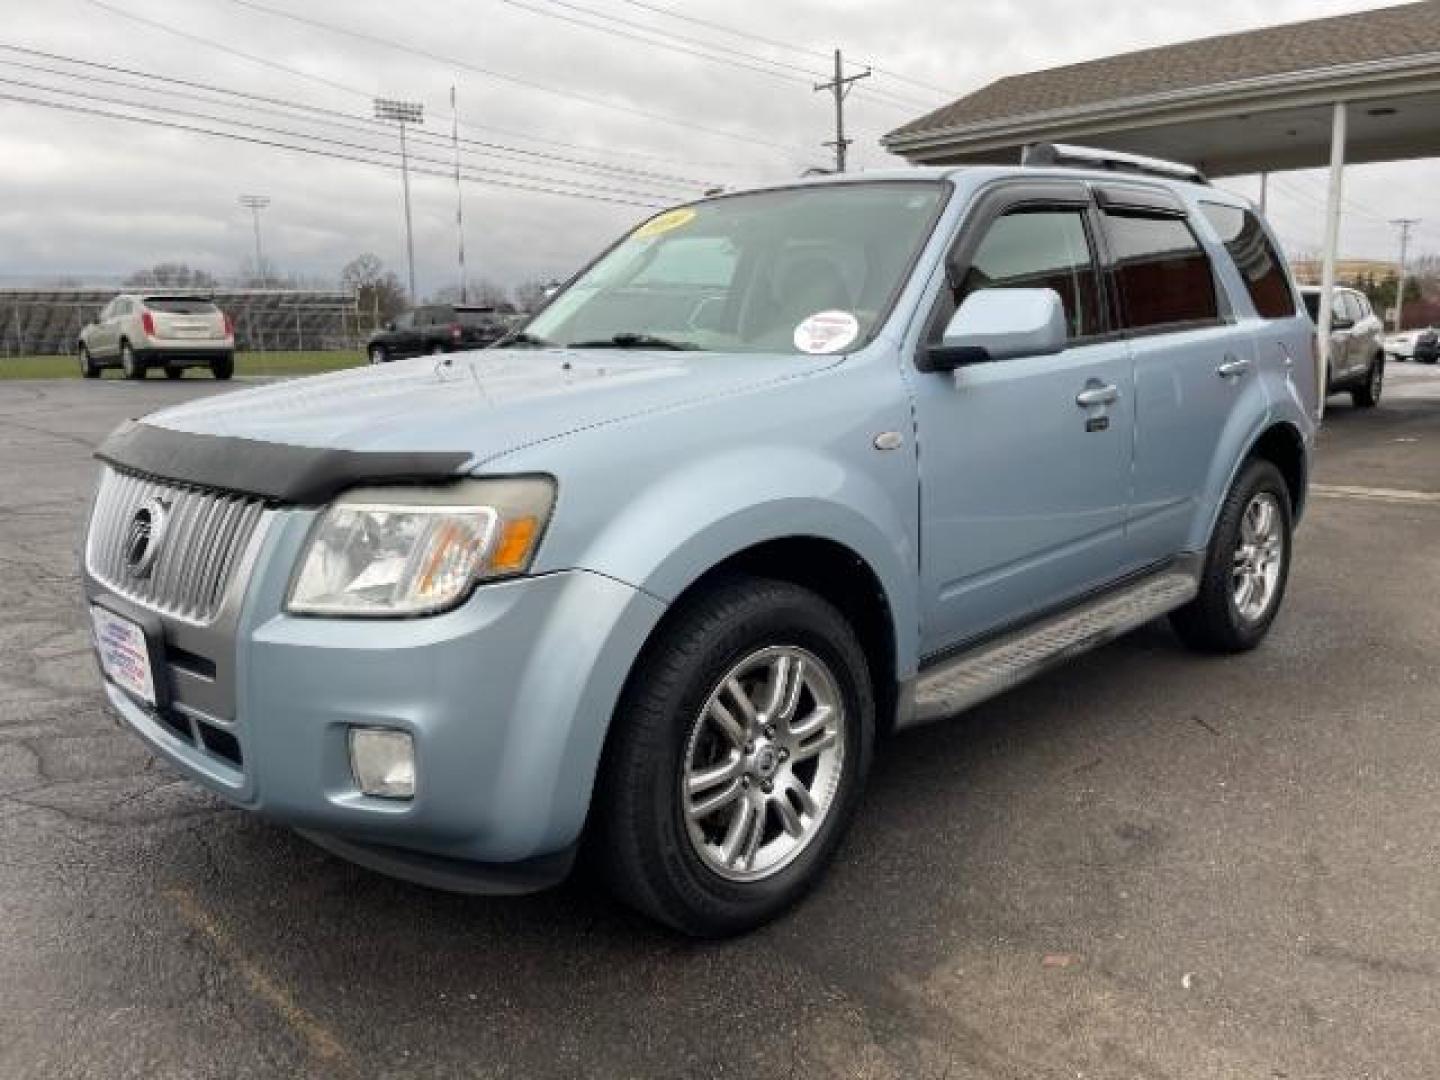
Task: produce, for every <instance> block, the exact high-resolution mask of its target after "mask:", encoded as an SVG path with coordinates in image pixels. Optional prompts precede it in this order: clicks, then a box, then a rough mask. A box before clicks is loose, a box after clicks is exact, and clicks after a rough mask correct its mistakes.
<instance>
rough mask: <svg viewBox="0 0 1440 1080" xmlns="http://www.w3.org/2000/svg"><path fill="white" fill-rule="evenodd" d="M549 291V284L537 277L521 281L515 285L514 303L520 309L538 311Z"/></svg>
mask: <svg viewBox="0 0 1440 1080" xmlns="http://www.w3.org/2000/svg"><path fill="white" fill-rule="evenodd" d="M549 291H550V286H549V284H548V283H546V282H544V281H540V280H538V279H536V280H533V281H524V282H521V283H520V284H519V285H516V286H515V305H516V306H517V307H518V308H519V309H520V310H521V311H525V312H531V311H538V310H539V309H540V305H541V304H543V303H545V296H546V294H547V293H548V292H549Z"/></svg>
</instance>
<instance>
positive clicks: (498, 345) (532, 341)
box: [490, 330, 555, 349]
mask: <svg viewBox="0 0 1440 1080" xmlns="http://www.w3.org/2000/svg"><path fill="white" fill-rule="evenodd" d="M554 344H555V343H554V342H553V341H546V340H545V339H544V338H542V337H536V336H535V335H534V334H527V333H525V331H524V330H517V331H516V332H515V333H513V334H506V335H505V336H504V337H502V338H499V339H498V340H496V341H495V342H494V343H492V344H491V346H490V348H492V349H507V348H510V347H512V346H515V345H528V346H530V347H531V348H534V349H543V348H546V347H548V346H551V345H554Z"/></svg>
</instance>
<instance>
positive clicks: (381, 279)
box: [340, 251, 405, 327]
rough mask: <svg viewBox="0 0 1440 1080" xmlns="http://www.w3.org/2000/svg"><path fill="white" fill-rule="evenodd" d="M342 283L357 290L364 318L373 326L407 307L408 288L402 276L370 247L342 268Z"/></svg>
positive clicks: (356, 296) (361, 316) (362, 317)
mask: <svg viewBox="0 0 1440 1080" xmlns="http://www.w3.org/2000/svg"><path fill="white" fill-rule="evenodd" d="M340 284H341V286H342V287H344V288H346V289H350V290H352V291H353V292H354V293H355V300H356V305H357V306H358V307H359V309H360V318H361V319H364V320H368V321H369V322H370V324H371V326H372V327H375V326H379V325H380V324H381V323H384V322H388V321H389V320H391V319H393V318H394V317H395V316H396V315H398V314H400V312H402V311H404V310H405V289H404V287H403V286H402V285H401V284H400V279H399V278H398V277H396V276H395V274H394V273H393V272H391V271H389V270H386V269H385V264H384V263H382V262H381V261H380V257H379V256H378V255H374V254H372V253H370V252H368V251H367V252H365V253H364V254H363V255H357V256H356V257H355V258H353V259H351V260H350V261H349V262H348V263H346V264H345V265H344V267H342V268H341V270H340Z"/></svg>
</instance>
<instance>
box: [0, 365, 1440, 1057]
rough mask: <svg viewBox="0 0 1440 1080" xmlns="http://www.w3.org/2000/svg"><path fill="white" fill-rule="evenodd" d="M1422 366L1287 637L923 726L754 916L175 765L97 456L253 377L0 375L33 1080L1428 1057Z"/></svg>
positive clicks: (1332, 521)
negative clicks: (467, 866) (117, 590)
mask: <svg viewBox="0 0 1440 1080" xmlns="http://www.w3.org/2000/svg"><path fill="white" fill-rule="evenodd" d="M1390 373H1391V382H1390V386H1389V387H1388V388H1387V398H1386V400H1385V401H1384V403H1383V404H1382V405H1381V407H1380V408H1379V409H1378V410H1375V411H1373V412H1363V411H1360V410H1355V409H1353V408H1351V406H1350V405H1349V403H1348V400H1346V399H1343V398H1338V397H1337V398H1335V399H1332V409H1331V412H1330V414H1329V417H1328V419H1327V422H1326V427H1325V430H1324V432H1323V435H1322V444H1321V451H1320V457H1319V464H1318V468H1317V475H1316V478H1315V479H1316V481H1317V487H1316V489H1315V491H1314V493H1313V495H1312V499H1311V504H1310V509H1309V512H1308V515H1307V517H1306V520H1305V523H1304V525H1303V527H1302V529H1301V531H1300V533H1299V536H1298V550H1297V560H1296V563H1295V568H1294V573H1293V576H1292V579H1291V583H1290V592H1289V596H1288V599H1287V603H1286V608H1285V610H1284V611H1283V612H1282V614H1281V617H1280V619H1279V621H1278V623H1277V624H1276V627H1275V630H1274V632H1273V633H1272V635H1271V637H1270V639H1269V640H1268V642H1267V643H1266V644H1265V645H1264V646H1263V647H1262V648H1261V649H1259V650H1258V651H1256V652H1254V653H1252V654H1249V655H1247V656H1244V657H1239V658H1226V659H1206V658H1199V657H1196V656H1194V655H1192V654H1189V653H1186V652H1184V651H1182V650H1181V648H1180V647H1179V646H1178V644H1177V643H1176V641H1175V639H1174V638H1173V637H1172V636H1171V634H1170V632H1169V631H1168V629H1167V628H1166V627H1165V625H1164V624H1163V623H1158V624H1154V625H1152V626H1149V627H1146V628H1144V629H1142V630H1141V631H1139V632H1137V633H1135V634H1133V635H1131V636H1129V637H1128V638H1126V639H1124V640H1122V641H1120V642H1117V643H1115V644H1114V645H1112V646H1109V647H1107V648H1105V649H1103V650H1101V651H1100V652H1097V653H1095V654H1092V655H1091V656H1088V657H1085V658H1083V659H1081V660H1080V661H1078V662H1076V663H1073V664H1071V665H1070V666H1068V667H1066V668H1064V669H1062V670H1060V671H1058V672H1056V673H1054V674H1052V675H1050V676H1048V677H1046V678H1045V679H1043V680H1042V681H1040V682H1037V683H1034V684H1031V685H1029V686H1027V687H1024V688H1022V689H1020V690H1018V691H1016V692H1014V693H1011V694H1009V695H1008V696H1006V697H1003V698H1001V699H998V700H995V701H993V702H991V703H989V704H987V705H985V706H983V707H981V708H979V709H977V710H975V711H973V712H972V713H969V714H967V715H966V716H965V717H963V718H961V719H958V720H956V721H953V722H951V723H948V724H942V725H938V726H934V727H930V728H926V729H921V730H918V731H916V732H914V733H911V734H908V735H905V736H902V737H900V738H898V739H897V740H895V741H894V742H893V743H892V744H891V745H890V746H889V747H888V748H887V749H886V750H885V751H884V752H883V753H882V755H881V757H880V760H879V762H878V764H877V768H876V771H875V774H874V776H873V779H872V783H871V788H870V793H869V796H868V799H867V805H866V806H865V808H864V810H863V812H862V814H861V818H860V821H859V823H858V825H857V828H856V830H855V832H854V834H853V836H852V838H851V840H850V841H849V843H848V845H847V846H846V847H845V849H844V850H843V852H842V856H841V859H840V862H839V864H838V865H837V866H836V867H835V869H834V872H833V873H832V874H831V876H830V878H829V879H828V881H827V882H826V884H825V885H824V886H823V887H822V888H821V889H820V891H819V892H818V893H817V894H816V895H815V896H814V897H813V898H812V899H811V900H810V901H809V902H808V903H807V904H806V905H804V906H803V907H802V908H801V909H800V910H799V911H797V912H796V913H795V914H793V915H792V916H791V917H789V918H787V919H786V920H784V921H783V922H781V923H779V924H777V925H774V926H772V927H770V928H768V929H766V930H764V931H762V932H760V933H757V934H754V935H752V936H750V937H748V938H745V939H742V940H737V941H733V942H728V943H724V944H719V945H714V944H695V943H691V942H687V941H683V940H679V939H677V938H675V937H673V936H670V935H668V934H666V933H664V932H662V931H660V930H658V929H656V928H655V927H653V926H651V925H650V924H648V923H646V922H645V921H643V920H642V919H640V918H638V917H635V916H631V915H630V914H628V913H627V912H625V911H623V910H621V909H618V908H617V907H615V906H614V905H612V904H611V903H610V902H609V901H608V900H607V899H606V898H605V897H604V896H602V895H599V894H598V893H596V892H595V891H593V890H592V889H590V888H588V887H587V886H586V885H584V884H583V883H577V884H571V885H569V886H567V887H565V888H562V889H559V890H556V891H554V892H551V893H548V894H544V895H541V896H535V897H528V898H519V899H504V900H492V899H484V898H468V897H457V896H450V895H445V894H441V893H435V892H429V891H426V890H424V889H420V888H417V887H412V886H409V885H405V884H401V883H397V882H393V881H389V880H387V879H385V878H382V877H378V876H376V875H373V874H371V873H369V872H366V871H364V870H360V869H356V868H354V867H351V866H349V865H347V864H345V863H343V862H340V861H338V860H336V859H334V858H332V857H330V856H328V855H326V854H324V853H322V852H320V851H319V850H317V849H315V848H313V847H311V846H310V845H309V844H308V843H306V842H305V841H303V840H301V839H300V838H298V837H296V836H294V835H292V834H291V833H289V832H287V831H286V830H284V829H282V828H279V827H276V826H274V825H271V824H267V823H265V822H263V821H257V820H255V819H253V818H252V817H250V816H249V815H246V814H244V813H241V812H239V811H236V810H232V809H230V808H228V807H227V806H225V805H223V804H221V803H220V802H219V801H217V800H215V799H213V798H211V797H209V796H207V795H205V794H203V793H202V792H201V791H200V790H199V789H198V788H196V787H193V786H192V785H190V784H189V783H188V782H186V781H184V780H181V779H180V778H179V777H178V776H176V775H175V774H174V773H172V772H171V771H170V770H169V769H168V768H167V767H165V766H164V765H163V764H161V763H160V762H158V761H155V760H153V759H151V758H150V757H149V755H147V754H146V753H145V751H144V750H143V749H142V747H141V745H140V743H139V742H138V741H136V740H135V739H133V738H131V737H130V736H128V735H127V734H126V733H125V732H123V731H121V730H119V729H118V728H117V727H116V726H115V724H114V723H113V722H112V721H111V719H110V718H109V717H108V716H107V714H106V713H105V711H104V709H103V708H102V704H101V695H100V693H99V691H98V689H97V684H96V675H95V672H94V669H93V666H92V662H91V659H90V656H89V653H88V649H87V644H86V635H85V629H84V623H83V620H82V614H83V613H82V611H81V608H80V605H79V592H78V581H77V575H76V570H75V565H76V549H77V544H78V533H79V529H80V524H81V516H82V514H83V511H84V505H85V500H86V497H87V495H88V489H89V485H90V482H91V477H92V465H91V462H90V450H91V448H92V446H93V445H94V444H95V443H96V442H97V441H98V440H99V439H100V438H101V437H102V436H103V435H104V434H105V433H106V432H107V431H109V430H110V429H111V428H112V427H113V426H114V425H115V424H116V423H118V422H119V421H120V420H121V419H123V418H125V417H128V416H134V415H140V414H143V413H144V412H147V411H149V410H151V409H153V408H156V407H159V406H160V405H162V404H165V403H167V402H172V401H176V400H179V399H181V398H185V397H191V396H195V395H199V394H209V393H214V392H217V391H219V390H221V389H222V388H220V387H218V386H216V385H215V384H214V383H212V382H210V381H208V380H201V379H194V380H191V379H187V380H185V381H183V382H181V383H174V384H172V383H167V382H164V381H150V382H147V383H144V384H133V383H126V382H121V381H116V380H110V379H107V380H104V381H103V382H101V383H98V384H97V383H88V382H80V381H78V380H77V381H71V382H63V381H55V382H44V383H41V382H35V383H20V382H11V383H0V454H3V461H4V466H3V468H0V590H3V591H0V596H3V608H4V611H5V618H4V619H3V621H0V1076H3V1077H17V1078H18V1077H25V1078H30V1077H106V1078H114V1077H144V1078H146V1080H158V1078H166V1077H186V1078H191V1077H277V1076H289V1075H319V1076H362V1075H363V1076H389V1077H411V1076H414V1077H419V1076H446V1075H470V1076H507V1077H548V1076H604V1077H621V1076H657V1077H711V1076H744V1077H753V1076H759V1077H772V1076H773V1077H810V1076H831V1075H834V1076H847V1077H850V1076H853V1077H875V1078H889V1077H896V1078H900V1077H904V1078H926V1077H933V1078H936V1080H939V1078H941V1077H949V1078H962V1077H1015V1078H1026V1080H1032V1078H1037V1077H1047V1078H1048V1077H1116V1078H1119V1077H1127V1078H1137V1077H1145V1078H1158V1077H1177V1078H1179V1077H1184V1078H1196V1077H1227V1078H1229V1077H1247V1078H1248V1077H1254V1078H1287V1077H1288V1078H1300V1077H1306V1078H1309V1077H1335V1078H1341V1077H1343V1078H1346V1080H1355V1078H1359V1077H1386V1078H1400V1077H1415V1078H1422V1077H1423V1078H1426V1080H1430V1078H1433V1077H1434V1076H1435V1074H1436V1071H1437V1066H1440V842H1437V837H1440V679H1437V670H1440V665H1437V647H1440V369H1436V368H1417V367H1415V366H1414V365H1408V364H1406V365H1399V364H1397V365H1392V366H1391V369H1390ZM1427 496H1428V497H1427Z"/></svg>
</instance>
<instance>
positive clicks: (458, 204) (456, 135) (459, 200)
mask: <svg viewBox="0 0 1440 1080" xmlns="http://www.w3.org/2000/svg"><path fill="white" fill-rule="evenodd" d="M450 141H451V143H453V144H454V146H455V236H456V239H457V240H458V241H459V244H460V303H462V304H464V303H467V302H468V298H467V293H466V284H465V195H464V192H463V191H462V190H461V187H460V110H459V109H458V108H457V107H456V105H455V87H453V86H452V87H450Z"/></svg>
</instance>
